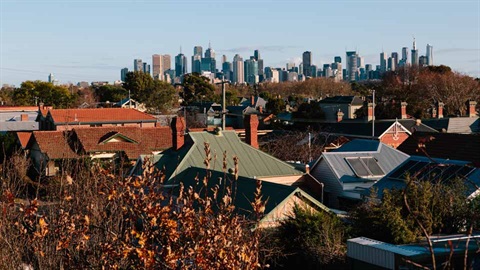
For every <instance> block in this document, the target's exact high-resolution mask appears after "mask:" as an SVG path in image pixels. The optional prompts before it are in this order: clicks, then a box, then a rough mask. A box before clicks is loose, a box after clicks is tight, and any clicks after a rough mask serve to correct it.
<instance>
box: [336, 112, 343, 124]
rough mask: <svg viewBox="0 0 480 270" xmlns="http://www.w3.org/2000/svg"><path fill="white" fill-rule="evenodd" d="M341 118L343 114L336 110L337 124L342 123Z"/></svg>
mask: <svg viewBox="0 0 480 270" xmlns="http://www.w3.org/2000/svg"><path fill="white" fill-rule="evenodd" d="M343 116H344V114H343V112H342V111H341V110H340V109H338V112H337V122H342V120H343Z"/></svg>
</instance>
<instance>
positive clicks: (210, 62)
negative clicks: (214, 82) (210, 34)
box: [202, 44, 217, 73]
mask: <svg viewBox="0 0 480 270" xmlns="http://www.w3.org/2000/svg"><path fill="white" fill-rule="evenodd" d="M202 71H210V72H212V73H215V72H216V71H217V62H216V60H215V51H214V50H213V49H212V47H211V45H210V44H208V49H207V50H206V51H205V58H202Z"/></svg>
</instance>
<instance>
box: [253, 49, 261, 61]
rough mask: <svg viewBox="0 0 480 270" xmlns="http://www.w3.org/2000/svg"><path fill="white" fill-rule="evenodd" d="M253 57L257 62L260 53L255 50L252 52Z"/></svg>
mask: <svg viewBox="0 0 480 270" xmlns="http://www.w3.org/2000/svg"><path fill="white" fill-rule="evenodd" d="M253 57H254V58H255V60H257V61H258V59H261V57H260V52H259V51H258V50H255V51H253Z"/></svg>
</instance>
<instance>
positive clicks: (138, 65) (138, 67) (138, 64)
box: [133, 59, 143, 71]
mask: <svg viewBox="0 0 480 270" xmlns="http://www.w3.org/2000/svg"><path fill="white" fill-rule="evenodd" d="M133 71H143V62H142V59H134V60H133Z"/></svg>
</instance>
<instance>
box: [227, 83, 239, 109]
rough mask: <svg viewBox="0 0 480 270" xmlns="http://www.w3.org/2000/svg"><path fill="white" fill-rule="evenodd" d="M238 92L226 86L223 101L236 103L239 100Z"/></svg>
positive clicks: (230, 103)
mask: <svg viewBox="0 0 480 270" xmlns="http://www.w3.org/2000/svg"><path fill="white" fill-rule="evenodd" d="M239 96H240V93H239V92H238V90H237V89H236V88H230V87H229V88H228V89H227V90H225V102H226V103H227V105H237V104H238V102H239V101H240V99H239Z"/></svg>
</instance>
